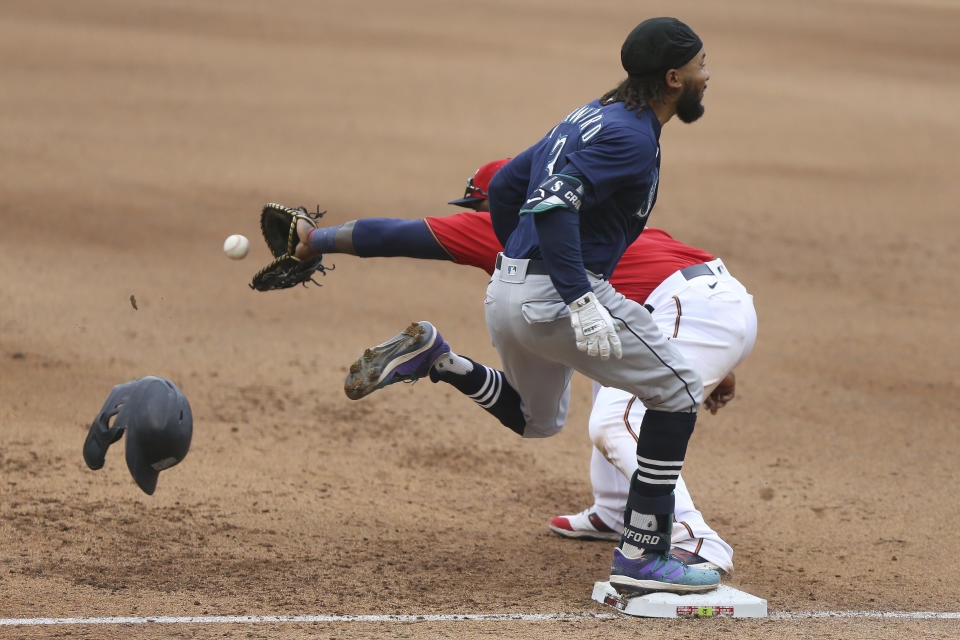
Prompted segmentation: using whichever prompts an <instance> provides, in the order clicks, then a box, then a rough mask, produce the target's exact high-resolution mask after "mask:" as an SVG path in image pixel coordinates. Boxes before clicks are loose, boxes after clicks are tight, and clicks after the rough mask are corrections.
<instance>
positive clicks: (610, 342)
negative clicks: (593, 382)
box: [568, 291, 623, 360]
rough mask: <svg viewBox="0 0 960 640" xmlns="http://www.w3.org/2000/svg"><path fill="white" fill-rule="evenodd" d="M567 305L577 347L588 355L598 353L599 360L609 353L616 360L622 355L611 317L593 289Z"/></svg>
mask: <svg viewBox="0 0 960 640" xmlns="http://www.w3.org/2000/svg"><path fill="white" fill-rule="evenodd" d="M568 306H569V307H570V325H571V326H572V327H573V332H574V334H576V338H577V349H579V350H580V351H586V352H587V355H588V356H597V355H599V356H600V359H601V360H608V359H609V358H610V354H611V353H613V357H615V358H616V359H617V360H619V359H620V358H621V357H622V356H623V351H622V349H621V347H620V336H618V335H617V327H616V326H615V325H614V324H613V318H611V317H610V312H609V311H607V309H606V307H604V306H603V305H602V304H600V301H599V300H597V296H596V294H594V293H593V291H590V292H588V293H586V294H584V295H582V296H580V297H579V298H577V299H576V300H574V301H573V302H571V303H570V304H569V305H568Z"/></svg>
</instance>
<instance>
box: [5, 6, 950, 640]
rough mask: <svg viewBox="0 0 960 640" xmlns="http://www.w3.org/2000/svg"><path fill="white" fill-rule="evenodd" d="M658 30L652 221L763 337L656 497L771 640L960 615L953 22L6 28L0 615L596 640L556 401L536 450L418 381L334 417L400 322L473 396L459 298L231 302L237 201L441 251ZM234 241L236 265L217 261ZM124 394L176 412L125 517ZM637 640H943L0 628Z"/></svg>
mask: <svg viewBox="0 0 960 640" xmlns="http://www.w3.org/2000/svg"><path fill="white" fill-rule="evenodd" d="M594 5H598V6H594ZM665 14H672V15H677V16H678V17H681V18H682V19H684V20H685V21H686V22H688V23H690V24H691V25H692V26H693V27H694V28H695V29H696V30H697V31H698V32H699V33H700V35H701V36H702V37H703V39H704V41H705V44H706V51H707V62H708V67H709V69H710V72H711V76H712V77H711V80H710V83H709V90H708V91H707V94H706V101H705V104H706V107H707V113H706V115H705V117H704V118H703V119H702V121H700V122H698V123H696V124H694V125H691V126H685V125H682V124H680V123H676V122H672V123H671V124H670V125H668V126H667V127H665V128H664V132H663V137H662V139H661V142H662V145H663V162H662V183H661V191H660V199H659V202H658V205H657V209H656V211H655V213H654V214H653V217H652V221H651V224H652V225H653V226H657V227H660V228H664V229H667V230H668V231H670V232H671V233H672V234H673V235H674V236H676V237H677V238H679V239H680V240H683V241H685V242H687V243H690V244H693V245H695V246H698V247H702V248H704V249H706V250H708V251H710V252H712V253H714V254H716V255H717V256H720V257H722V258H723V259H724V261H725V263H726V264H727V265H728V266H729V267H730V268H731V269H732V270H733V272H734V273H735V274H736V275H737V277H738V278H739V279H740V280H741V281H742V282H744V283H745V284H746V285H747V287H748V288H749V289H750V290H751V292H752V293H753V294H754V296H755V300H756V305H757V311H758V316H759V322H760V325H759V326H760V331H759V339H758V342H757V346H756V349H755V350H754V352H753V355H751V357H750V358H749V360H748V361H747V362H746V363H744V365H742V366H741V367H740V368H739V369H738V371H737V374H738V392H739V393H738V397H737V399H736V400H735V401H734V402H733V403H732V404H731V405H730V406H729V407H727V408H726V409H724V410H722V411H721V412H720V414H718V415H716V416H710V415H708V414H704V416H703V417H702V418H701V419H700V420H699V421H698V424H697V430H696V433H695V434H694V436H693V439H692V441H691V446H690V452H689V454H688V458H687V463H686V466H685V467H684V476H685V478H686V480H687V483H688V485H689V487H690V490H691V492H692V494H693V497H694V500H695V502H696V503H697V505H698V507H699V508H700V509H701V510H702V511H703V513H704V515H705V517H706V518H707V521H708V522H710V523H711V524H712V525H713V526H714V527H715V528H716V529H717V530H718V531H719V532H720V534H721V535H722V536H723V537H724V538H725V539H727V540H728V541H729V542H730V543H731V544H732V545H733V547H734V549H735V563H736V571H735V573H734V575H733V576H732V577H731V578H730V579H729V580H727V583H728V584H731V585H732V586H735V587H737V588H740V589H744V590H746V591H749V592H750V593H753V594H756V595H758V596H760V597H763V598H766V599H767V600H768V603H769V609H770V612H771V613H777V612H781V613H782V612H799V611H870V612H892V611H912V612H916V611H923V612H956V611H958V610H960V606H958V602H960V587H958V585H957V575H958V572H960V561H958V560H957V559H958V558H960V538H958V537H957V535H956V531H957V530H958V529H960V502H958V499H957V480H956V471H955V467H956V464H957V460H960V438H958V437H957V424H958V418H957V416H958V415H960V365H958V363H960V341H958V340H957V329H956V324H955V323H956V318H957V316H958V311H960V305H958V302H957V292H958V290H960V287H958V276H957V269H956V267H955V263H956V256H957V255H958V251H960V240H958V238H960V233H958V230H960V222H958V219H957V203H958V202H960V181H958V180H957V171H958V160H957V158H958V156H957V149H958V148H960V119H958V117H957V104H960V71H958V67H957V64H956V60H957V57H958V56H960V40H958V39H957V33H958V32H960V8H958V5H957V4H956V3H954V2H948V1H946V0H944V1H942V2H935V1H926V2H912V1H908V0H902V1H895V0H888V1H882V0H877V1H876V2H868V1H866V0H863V1H856V0H848V1H843V0H814V1H807V0H803V1H801V0H797V1H791V2H778V3H771V2H765V1H761V0H756V1H740V0H737V1H735V2H724V3H706V2H692V1H684V0H681V1H673V2H642V3H637V2H633V1H627V0H617V1H614V2H604V3H584V2H582V1H578V2H573V1H572V0H550V1H549V2H548V1H546V0H510V1H507V0H475V1H474V2H471V3H460V2H443V1H441V0H410V1H408V2H403V3H395V2H388V1H387V0H372V1H370V2H347V1H344V0H336V1H334V0H330V1H326V2H309V1H307V0H276V1H275V2H271V3H266V2H254V1H253V0H234V1H232V2H229V3H224V2H215V1H214V0H190V1H187V0H172V1H169V2H162V3H158V2H149V1H147V0H91V1H88V2H83V3H77V2H69V1H66V0H58V1H53V2H44V3H37V2H33V1H32V0H5V2H3V3H2V6H0V58H2V63H0V85H2V86H3V87H4V94H5V96H4V98H3V100H2V102H0V109H2V117H0V149H2V153H0V219H2V223H3V227H2V228H3V231H2V233H0V269H2V272H3V273H4V274H6V277H4V283H3V284H2V285H0V442H2V445H0V619H7V618H34V617H37V618H39V617H43V618H95V617H105V616H106V617H112V616H217V615H243V616H272V615H300V614H326V615H343V616H354V615H369V614H404V615H407V614H479V613H510V612H526V613H550V614H552V613H567V614H592V613H606V612H609V611H610V610H608V609H603V608H602V607H600V606H599V605H597V604H596V603H593V602H592V601H591V600H590V592H591V588H592V585H593V583H594V581H596V580H601V579H605V578H606V575H607V573H606V572H607V570H608V568H609V562H610V557H611V555H610V554H611V545H610V544H609V543H595V542H594V543H590V542H574V541H567V540H562V539H559V538H557V537H555V536H553V535H552V534H551V533H550V532H549V530H548V529H547V526H546V525H547V522H548V521H549V519H550V517H551V516H553V515H556V514H558V513H571V512H574V511H578V510H580V509H581V508H583V507H585V506H587V503H588V501H589V500H590V487H589V478H588V473H587V472H588V460H589V450H590V443H589V438H588V436H587V430H586V418H587V415H588V410H589V400H590V395H589V386H588V383H587V382H586V381H585V380H583V379H577V381H576V383H575V384H576V386H575V390H574V399H573V407H572V416H571V420H570V423H569V424H568V426H567V427H566V428H565V429H564V431H563V432H562V433H561V434H560V435H558V436H556V437H553V438H550V439H548V440H538V441H526V440H522V439H520V438H517V437H516V436H515V435H514V434H513V433H512V432H509V431H508V430H506V429H504V428H502V427H500V426H499V425H497V424H495V423H494V421H492V420H491V419H490V418H489V417H488V416H487V415H486V414H484V413H483V412H482V411H480V410H478V409H477V408H476V407H474V406H473V405H472V404H471V403H469V402H466V401H464V400H463V399H461V398H460V397H459V396H458V394H457V393H456V392H455V391H453V390H452V389H448V388H442V387H443V385H432V384H430V383H429V382H427V381H421V382H420V383H418V384H417V385H416V386H414V387H412V388H411V387H407V386H397V387H391V388H389V389H385V390H384V391H382V392H379V393H377V394H374V395H373V396H371V397H370V398H368V399H365V400H362V401H358V402H352V401H350V400H348V399H347V398H346V397H345V395H344V393H343V391H342V384H343V378H344V375H345V373H346V368H347V365H349V363H350V362H352V361H353V359H354V358H355V357H356V356H357V355H358V354H359V353H360V351H361V350H362V349H363V347H365V346H367V345H369V344H375V343H378V342H380V341H382V340H384V339H386V338H388V337H390V336H392V335H393V334H395V333H396V332H397V331H399V330H400V329H402V328H403V327H404V326H405V325H406V324H407V323H408V322H409V321H411V320H418V319H424V318H429V319H430V320H431V321H433V322H434V323H435V324H437V325H438V326H439V327H440V328H441V330H442V331H443V334H444V337H446V338H447V339H448V340H450V342H451V343H452V344H453V345H454V347H455V348H458V349H459V350H462V351H463V352H465V353H469V354H470V355H471V356H472V357H474V358H476V359H478V360H481V361H486V362H489V363H495V362H496V353H495V351H494V350H493V349H492V347H491V346H490V340H489V337H488V336H487V334H486V330H485V328H484V325H483V316H482V298H481V296H482V295H483V289H484V286H485V283H486V276H485V274H483V273H481V272H479V271H476V270H470V269H466V268H462V267H458V266H455V265H452V264H447V263H437V264H428V263H422V262H416V261H412V260H392V261H389V262H388V261H387V260H383V259H374V260H365V261H364V260H359V259H355V258H351V257H349V256H335V257H332V258H331V259H330V260H329V262H332V263H333V264H335V266H336V269H335V270H334V271H332V272H330V273H329V274H328V275H327V276H326V277H324V278H322V284H323V286H322V287H320V288H316V287H313V288H309V289H297V290H292V291H286V292H272V293H257V292H254V291H252V290H250V289H249V288H248V287H247V283H248V282H249V279H250V277H251V275H252V274H253V272H254V271H255V270H256V268H257V267H258V266H259V265H261V264H264V263H265V262H266V261H267V257H268V252H267V250H266V247H265V246H264V245H263V243H262V241H261V240H260V237H259V230H258V215H259V209H260V206H261V205H262V204H263V203H264V202H268V201H278V202H285V203H288V204H291V205H298V204H304V205H307V206H310V207H313V206H314V205H315V204H317V203H319V205H320V207H321V208H322V209H326V210H327V211H328V213H327V218H326V219H327V220H329V222H330V223H331V224H334V223H339V222H344V221H347V220H350V219H353V218H358V217H365V216H397V217H407V218H417V217H421V216H425V215H441V214H443V213H447V212H449V213H453V212H454V209H453V207H450V206H448V205H446V204H445V203H446V202H447V201H448V200H451V199H453V198H455V197H459V195H460V193H461V192H462V189H463V184H464V181H465V180H466V178H467V177H468V176H469V175H471V173H472V172H473V171H474V170H475V169H476V167H478V166H479V165H480V164H482V163H484V162H486V161H487V160H491V159H494V158H499V157H503V156H506V155H512V154H515V153H517V152H518V151H520V150H521V149H523V148H524V147H525V146H527V145H528V144H530V143H532V142H533V141H534V140H535V139H537V138H539V136H541V135H542V134H543V133H544V132H545V131H546V129H547V128H548V127H549V126H550V124H551V123H552V122H553V121H554V120H555V119H558V118H560V117H562V116H563V115H565V114H566V113H567V112H568V111H569V110H570V108H572V107H574V106H576V105H578V104H580V103H582V102H585V101H586V100H589V99H591V98H593V97H596V96H598V95H600V94H601V93H603V92H604V91H606V90H607V89H609V88H610V87H612V86H613V85H615V84H616V83H617V82H618V81H619V80H620V79H621V72H620V71H619V56H618V53H619V46H620V43H621V41H622V39H623V37H624V35H625V34H626V33H627V32H628V31H629V30H630V29H631V28H632V27H633V26H634V25H635V24H636V23H637V22H638V21H639V20H641V19H643V18H645V17H649V16H652V15H665ZM681 176H683V177H684V178H683V179H682V180H681ZM690 176H695V180H691V179H690ZM681 184H693V185H694V186H693V188H689V187H688V188H681V186H680V185H681ZM233 233H243V234H245V235H247V236H248V237H249V238H250V239H251V240H252V242H253V248H252V250H251V255H250V256H249V257H248V258H247V259H246V260H243V261H232V260H228V259H226V258H225V257H224V255H223V254H222V252H221V245H222V242H223V239H224V238H225V237H226V236H227V235H229V234H233ZM133 301H136V305H134V304H133ZM149 374H156V375H162V376H166V377H168V378H170V379H171V380H174V381H175V382H176V383H177V384H178V385H179V386H180V388H181V389H183V391H184V392H185V393H186V395H187V397H188V398H189V399H190V402H191V405H192V407H193V414H194V440H193V445H192V448H191V451H190V454H189V456H188V457H187V458H186V460H185V461H184V462H183V463H182V464H180V465H179V466H177V467H174V468H173V469H170V470H168V471H165V472H163V473H162V474H161V476H160V481H159V485H158V489H157V492H156V494H155V495H153V496H146V495H145V494H143V493H142V492H140V491H139V489H137V487H136V486H135V485H134V484H133V481H132V479H131V477H130V475H129V473H128V471H127V469H126V466H125V464H124V461H123V456H122V451H121V450H120V449H121V447H120V445H118V446H117V447H115V448H114V449H112V450H111V451H110V453H109V454H108V456H107V463H106V466H105V468H104V469H103V470H101V471H100V472H97V473H94V472H91V471H89V470H88V469H87V468H86V467H85V465H84V463H83V460H82V457H81V446H82V443H83V439H84V436H85V435H86V430H87V428H88V427H89V424H90V421H91V420H92V419H93V417H94V416H95V415H96V412H97V411H98V410H99V408H100V405H101V404H102V403H103V401H104V399H105V398H106V394H107V393H108V392H109V391H110V389H111V387H112V386H113V385H114V384H117V383H119V382H123V381H126V380H130V379H132V378H137V377H140V376H143V375H149ZM641 632H642V633H646V632H649V633H650V634H651V635H650V636H649V637H656V638H689V637H696V638H702V637H710V636H711V635H713V634H714V633H715V632H716V633H717V635H720V634H721V633H723V634H726V633H731V634H734V635H733V636H731V637H738V638H746V639H755V638H761V637H763V638H766V639H770V638H774V639H776V638H788V637H798V636H802V637H811V638H863V637H871V638H903V637H917V638H919V637H922V638H956V637H960V620H956V619H954V620H950V619H947V620H943V619H940V620H922V619H921V620H899V619H898V620H884V619H879V618H858V619H770V620H764V621H733V620H726V621H723V620H713V621H657V620H643V621H638V620H631V619H616V620H603V619H600V620H597V619H580V620H570V621H547V622H533V621H474V622H403V623H397V622H383V623H377V622H351V623H316V624H295V623H289V624H257V625H237V624H202V625H201V624H194V625H190V624H181V625H169V626H157V625H101V626H94V625H89V624H86V625H84V624H78V625H58V626H51V627H42V626H6V627H0V637H4V638H7V637H30V638H41V637H43V638H46V637H67V636H69V637H74V638H76V637H91V638H92V637H96V638H115V637H116V638H121V637H122V638H139V637H143V638H147V637H151V638H152V637H195V638H213V637H224V636H229V637H254V638H257V637H271V638H294V637H302V636H304V635H315V636H318V637H337V638H354V637H366V636H373V635H380V636H393V637H408V638H420V637H453V636H456V637H459V638H461V639H463V638H480V637H491V636H493V637H516V638H554V637H556V636H557V635H558V634H563V635H565V636H567V637H609V638H627V637H635V636H636V634H637V633H641Z"/></svg>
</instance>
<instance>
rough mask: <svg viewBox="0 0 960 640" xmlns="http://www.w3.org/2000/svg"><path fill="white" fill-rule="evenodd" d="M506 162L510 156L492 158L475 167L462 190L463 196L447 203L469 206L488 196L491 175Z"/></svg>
mask: <svg viewBox="0 0 960 640" xmlns="http://www.w3.org/2000/svg"><path fill="white" fill-rule="evenodd" d="M508 162H510V158H504V159H503V160H494V161H493V162H488V163H487V164H485V165H483V166H482V167H480V168H479V169H477V170H476V172H475V173H474V174H473V176H471V177H470V179H469V180H467V188H466V190H465V191H464V192H463V197H462V198H459V199H457V200H451V201H450V202H448V203H447V204H455V205H457V206H460V207H469V206H472V205H474V204H476V203H478V202H483V201H484V200H486V199H487V198H489V197H490V194H489V193H488V190H489V189H490V181H491V180H493V175H494V174H495V173H496V172H497V171H499V170H500V167H502V166H503V165H505V164H507V163H508Z"/></svg>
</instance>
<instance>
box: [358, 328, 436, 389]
mask: <svg viewBox="0 0 960 640" xmlns="http://www.w3.org/2000/svg"><path fill="white" fill-rule="evenodd" d="M449 351H450V345H448V344H447V342H446V340H444V339H443V338H442V337H440V332H439V331H437V328H436V327H434V326H433V325H432V324H430V323H429V322H426V321H420V322H414V323H413V324H411V325H410V326H409V327H407V328H406V329H404V330H403V331H402V332H401V333H398V334H397V335H395V336H394V337H392V338H390V339H389V340H387V341H386V342H384V343H383V344H380V345H377V346H375V347H371V348H369V349H367V350H366V351H364V352H363V355H362V356H360V359H359V360H357V361H356V362H354V363H353V364H352V365H350V373H348V374H347V379H346V381H345V382H344V383H343V390H344V391H345V392H346V393H347V397H348V398H350V399H351V400H359V399H360V398H363V397H364V396H368V395H370V394H371V393H373V392H374V391H376V390H377V389H382V388H383V387H385V386H387V385H388V384H393V383H394V382H413V381H415V380H419V379H420V378H422V377H424V376H425V375H427V374H428V373H429V372H430V367H431V365H433V362H434V361H435V360H436V359H437V358H438V357H440V356H441V355H443V354H444V353H448V352H449Z"/></svg>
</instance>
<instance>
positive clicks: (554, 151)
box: [490, 100, 661, 276]
mask: <svg viewBox="0 0 960 640" xmlns="http://www.w3.org/2000/svg"><path fill="white" fill-rule="evenodd" d="M660 129H661V127H660V121H659V120H657V117H656V115H655V114H654V113H653V111H652V110H651V109H644V110H643V111H642V112H641V114H640V117H637V112H636V111H633V110H628V109H626V108H624V105H623V103H622V102H615V103H613V104H610V105H606V106H601V105H600V102H599V101H598V100H594V101H593V102H591V103H589V104H587V105H584V106H582V107H580V108H578V109H576V110H575V111H573V112H572V113H571V114H570V115H568V116H567V117H566V118H564V119H563V121H562V122H560V123H559V124H558V125H557V126H556V127H554V128H553V129H552V130H551V131H550V133H548V134H547V135H546V136H544V137H543V138H542V139H541V140H540V141H539V142H537V143H536V144H534V145H533V146H532V147H530V148H528V149H526V150H525V151H523V152H522V153H520V154H518V155H517V156H516V157H515V158H514V159H513V160H511V161H510V162H509V163H508V164H507V165H506V166H504V167H503V168H501V169H500V170H499V171H498V172H497V175H496V176H495V177H494V181H493V182H492V183H491V185H490V213H491V219H492V222H493V226H494V231H495V232H496V234H497V236H498V238H499V239H500V241H501V242H503V245H504V254H505V255H507V256H509V257H511V258H541V257H542V254H541V252H540V240H539V238H538V237H537V231H536V229H535V226H534V219H533V218H534V216H532V215H523V216H519V215H518V213H519V211H520V209H521V207H522V206H523V204H524V202H525V200H526V199H527V198H530V197H531V196H532V195H533V193H534V192H535V191H536V190H537V188H538V187H539V186H540V185H541V183H543V182H544V181H545V180H546V179H547V178H548V177H549V176H551V175H553V174H564V175H568V176H573V177H575V178H577V179H578V180H580V181H581V182H582V183H583V186H584V195H583V202H582V205H581V207H580V219H579V224H580V246H581V252H582V256H583V265H584V267H585V268H587V269H589V270H590V271H592V272H594V273H596V274H600V275H604V276H609V274H610V273H612V272H613V269H614V267H615V266H616V264H617V261H618V260H619V259H620V256H621V255H623V252H624V251H625V250H626V248H627V246H628V245H629V244H630V243H632V242H633V241H634V240H635V239H636V238H637V236H639V235H640V232H641V231H642V230H643V227H644V225H645V224H646V222H647V217H648V216H649V215H650V211H651V210H652V209H653V205H654V203H655V202H656V200H657V186H658V182H659V176H660V145H659V139H660Z"/></svg>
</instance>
